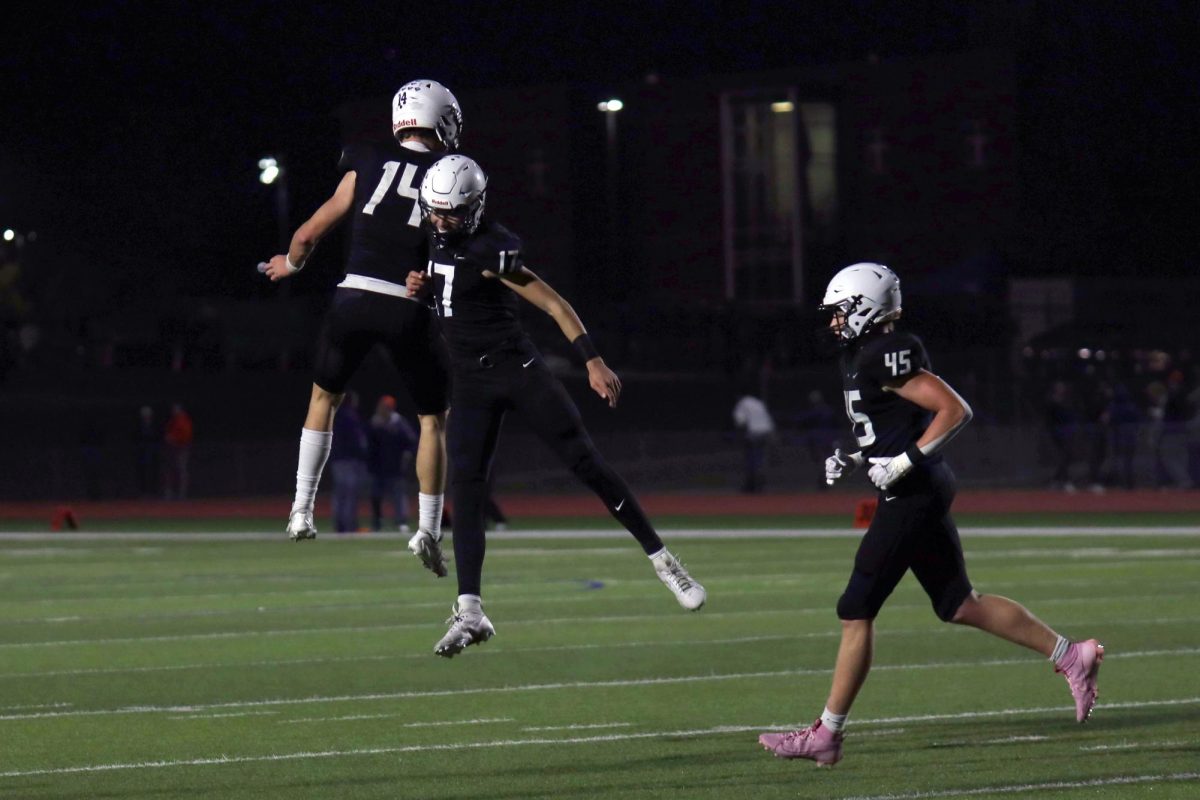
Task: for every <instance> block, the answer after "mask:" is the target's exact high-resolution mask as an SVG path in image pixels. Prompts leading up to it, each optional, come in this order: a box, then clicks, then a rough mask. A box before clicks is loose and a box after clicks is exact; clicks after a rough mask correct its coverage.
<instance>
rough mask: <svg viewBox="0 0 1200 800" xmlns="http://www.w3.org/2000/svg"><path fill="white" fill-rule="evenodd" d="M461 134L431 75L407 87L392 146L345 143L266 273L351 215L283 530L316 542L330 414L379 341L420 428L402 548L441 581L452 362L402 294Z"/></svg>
mask: <svg viewBox="0 0 1200 800" xmlns="http://www.w3.org/2000/svg"><path fill="white" fill-rule="evenodd" d="M461 130H462V112H461V111H460V109H459V105H458V101H457V100H456V99H455V97H454V95H453V94H451V93H450V91H449V90H448V89H446V88H445V87H444V86H442V85H441V84H439V83H437V82H436V81H430V80H417V81H411V82H409V83H406V84H405V85H404V86H402V87H401V88H400V90H399V91H398V92H396V95H395V97H394V98H393V99H392V132H393V134H394V135H395V139H396V141H395V142H394V143H389V144H388V145H383V146H381V145H373V144H372V145H355V146H352V147H348V148H346V150H345V151H344V152H343V153H342V160H341V164H340V167H341V169H342V171H343V173H344V174H343V176H342V180H341V183H339V184H338V187H337V190H336V191H335V192H334V194H333V196H332V197H331V198H329V200H327V201H326V202H325V203H324V204H323V205H322V206H321V207H320V208H319V209H317V211H316V213H315V214H313V215H312V217H310V218H309V219H308V221H307V222H305V223H304V224H303V225H301V226H300V227H299V228H298V229H297V230H296V233H295V234H294V235H293V236H292V241H291V245H290V247H289V249H288V252H287V253H285V254H280V255H277V256H275V257H273V258H272V259H271V260H270V262H268V264H267V265H266V267H265V269H264V272H265V273H266V275H267V276H268V277H270V279H271V280H272V281H278V280H282V279H284V278H287V277H289V276H291V275H293V274H294V273H296V272H297V271H299V270H300V268H302V267H303V266H304V263H305V262H306V261H307V260H308V258H309V256H310V255H311V254H312V252H313V248H315V247H316V246H317V243H318V242H319V241H321V239H322V238H323V237H324V236H325V235H326V234H328V233H329V232H330V231H331V230H333V228H334V227H335V226H337V225H338V224H339V223H340V222H342V221H343V220H345V219H346V218H347V217H350V218H352V225H353V228H352V232H351V240H350V257H349V261H348V263H347V266H346V276H345V278H344V280H342V282H341V283H339V284H338V288H337V291H336V293H335V295H334V299H333V305H332V307H331V309H330V311H329V314H328V316H327V317H326V319H325V322H324V325H323V327H322V331H321V334H320V339H319V342H318V346H317V358H316V368H315V373H316V374H315V376H314V379H313V387H312V396H311V399H310V400H309V405H308V415H307V417H306V418H305V421H304V429H303V430H302V431H301V435H300V457H299V465H298V468H297V470H296V497H295V500H294V502H293V504H292V510H291V514H290V516H289V520H288V526H287V532H288V534H289V535H290V536H291V538H292V539H293V540H297V541H298V540H302V539H312V538H314V537H315V536H316V535H317V531H316V528H315V527H314V526H313V516H312V511H313V500H314V497H315V495H316V491H317V484H318V483H319V482H320V480H321V470H322V469H323V468H324V466H325V461H326V459H327V458H328V456H329V448H330V441H331V439H332V430H333V416H334V413H335V412H336V411H337V407H338V404H340V403H341V401H342V398H343V396H344V394H345V391H346V385H347V383H348V382H349V381H350V378H351V376H352V375H353V374H354V372H355V371H356V370H357V369H358V367H359V365H360V364H361V363H362V361H363V358H364V357H366V355H367V353H368V352H369V351H370V350H371V348H372V347H374V346H375V345H376V344H382V345H383V346H384V347H385V348H386V350H387V351H388V353H389V354H390V356H391V358H392V362H393V363H394V364H395V366H396V369H397V370H399V372H400V376H401V378H402V380H403V383H404V386H405V388H407V389H408V392H409V394H410V395H411V396H412V399H413V402H414V405H415V406H416V408H417V415H418V418H419V420H420V424H421V436H420V442H419V444H418V446H417V459H416V466H417V479H418V483H419V484H420V494H419V496H418V500H419V522H418V526H417V532H416V534H415V535H414V536H413V537H412V539H411V540H410V541H409V549H411V550H412V551H413V553H415V554H416V555H417V557H418V558H420V559H421V561H422V563H423V564H424V565H425V566H426V567H428V568H429V569H430V570H432V571H433V572H434V573H435V574H437V575H438V576H439V577H441V576H444V575H446V564H445V559H444V557H443V555H442V550H441V539H442V532H441V520H442V498H443V495H444V492H445V482H446V439H445V424H446V410H447V406H448V405H449V359H448V355H447V352H446V345H445V341H444V340H443V339H442V337H441V334H440V332H439V331H438V329H437V323H436V321H435V319H434V315H433V314H432V313H431V312H430V310H429V308H428V307H426V306H425V305H424V304H422V303H415V302H413V301H412V300H410V299H408V297H407V292H406V291H405V287H404V281H405V278H406V277H407V276H408V273H409V271H410V270H414V269H417V270H419V269H423V268H424V265H425V263H426V261H427V259H428V245H427V242H426V237H425V233H424V231H423V230H422V227H421V212H420V209H418V207H417V192H418V191H419V188H420V185H421V178H422V177H423V176H424V174H425V170H427V169H428V168H429V166H430V165H431V164H433V163H434V162H436V161H437V160H438V159H439V158H441V157H442V156H443V155H444V154H445V153H446V151H449V150H453V149H455V147H457V145H458V138H459V134H460V132H461Z"/></svg>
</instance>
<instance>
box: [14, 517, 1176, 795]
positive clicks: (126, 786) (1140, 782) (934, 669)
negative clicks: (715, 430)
mask: <svg viewBox="0 0 1200 800" xmlns="http://www.w3.org/2000/svg"><path fill="white" fill-rule="evenodd" d="M273 522H276V523H278V522H279V521H278V520H276V521H273ZM1050 522H1052V521H1050ZM1142 523H1143V524H1145V525H1149V526H1153V525H1157V524H1160V523H1159V522H1158V521H1156V520H1154V519H1153V518H1151V519H1148V520H1147V519H1143V520H1142ZM733 524H734V523H733V522H732V521H731V522H730V523H729V525H730V526H732V525H733ZM777 524H778V525H780V526H783V525H787V524H792V525H793V527H794V523H787V522H784V521H780V522H778V523H777ZM1039 524H1047V521H1046V520H1042V522H1041V523H1039ZM1069 524H1070V525H1071V526H1072V531H1073V534H1072V535H1069V536H1068V535H1054V534H1053V533H1052V534H1050V535H1028V534H1025V535H1021V534H1019V533H1009V532H1003V533H998V532H996V531H992V532H991V533H990V535H989V532H988V531H986V530H982V531H980V532H978V533H974V532H972V530H970V529H964V535H963V541H964V547H965V550H966V554H967V564H968V568H969V570H970V574H971V577H972V580H973V582H974V584H975V586H976V587H977V588H978V589H979V590H980V591H982V592H991V593H997V594H1002V595H1005V596H1008V597H1012V598H1014V599H1016V600H1018V601H1019V602H1021V603H1023V604H1024V605H1025V606H1027V607H1028V608H1029V609H1030V610H1031V611H1032V612H1033V613H1034V614H1036V615H1037V616H1038V617H1039V618H1041V619H1043V620H1045V621H1046V622H1047V624H1049V625H1050V626H1051V627H1053V628H1055V629H1056V630H1057V631H1059V632H1060V633H1062V634H1063V635H1066V636H1068V637H1072V638H1089V637H1096V638H1099V639H1100V640H1101V641H1102V642H1103V643H1104V644H1105V646H1106V648H1107V655H1106V658H1105V660H1104V663H1103V668H1102V670H1101V672H1100V699H1099V703H1098V705H1097V709H1096V712H1095V713H1094V715H1093V718H1092V720H1091V721H1089V722H1088V723H1086V724H1084V725H1079V724H1077V723H1076V722H1075V719H1074V711H1073V703H1072V700H1071V697H1070V693H1069V691H1068V689H1067V685H1066V682H1065V681H1064V680H1063V678H1062V677H1061V676H1058V675H1056V674H1054V672H1053V669H1052V667H1051V666H1050V664H1049V663H1048V662H1047V661H1046V660H1045V659H1044V658H1043V657H1041V656H1039V655H1038V654H1036V653H1032V652H1030V651H1026V650H1023V649H1021V648H1019V647H1017V646H1015V645H1012V644H1009V643H1007V642H1004V641H1002V640H999V639H996V638H993V637H990V636H988V635H986V634H983V633H981V632H979V631H976V630H971V629H964V628H959V627H957V626H953V625H947V624H943V623H941V622H939V621H938V620H937V618H936V617H935V616H934V615H933V613H932V611H931V609H930V605H929V601H928V599H927V598H926V597H925V595H924V594H923V593H922V591H921V589H920V587H919V585H918V584H917V582H916V581H915V580H914V579H913V578H912V577H911V576H907V577H906V578H905V579H904V581H903V582H902V583H901V585H900V586H899V588H898V589H897V591H896V592H895V594H894V595H893V596H892V597H891V599H890V600H889V602H888V604H887V605H886V606H885V607H884V610H883V612H882V613H881V614H880V616H879V619H878V623H877V635H876V642H875V662H874V669H873V671H872V673H871V675H870V678H869V680H868V681H867V684H866V686H865V688H864V689H863V691H862V693H861V694H860V696H859V698H858V701H857V703H856V705H855V707H854V709H853V713H852V714H851V717H850V722H849V727H848V729H847V735H846V743H845V757H844V759H843V761H842V762H841V763H840V764H838V765H837V766H835V767H833V768H831V769H818V768H816V767H815V766H814V765H813V764H811V763H810V762H803V761H785V760H782V759H776V758H774V757H772V755H771V754H770V753H768V752H766V751H764V750H763V749H761V748H760V747H759V746H758V744H757V741H756V739H757V736H758V734H759V733H760V732H762V731H767V730H779V729H790V728H795V727H799V726H803V725H807V724H809V723H811V721H812V720H813V719H814V718H815V717H816V716H818V715H819V714H820V712H821V710H822V707H823V705H824V701H825V698H826V695H827V693H828V688H829V681H830V674H831V668H832V666H833V661H834V657H835V654H836V651H837V644H838V635H839V630H840V629H839V625H838V621H837V618H836V614H835V612H834V607H835V604H836V602H837V598H838V596H839V595H840V593H841V591H842V589H843V587H844V586H845V582H846V578H847V576H848V574H849V569H850V566H851V563H852V560H853V555H854V551H855V547H856V545H857V541H858V532H855V531H853V530H851V529H849V527H848V525H847V526H846V529H845V530H844V531H829V532H826V533H825V535H821V536H805V535H797V536H795V537H790V538H783V537H781V538H766V537H763V536H759V537H755V536H754V535H753V533H754V531H753V530H746V529H741V530H738V529H735V528H732V527H730V530H733V531H734V532H740V533H741V534H743V537H742V538H709V537H702V536H698V535H693V536H690V537H689V536H687V535H686V532H684V531H677V532H676V533H675V534H674V535H673V534H672V531H671V530H670V529H669V528H666V527H664V529H663V537H664V539H665V540H666V541H667V544H668V546H669V547H671V549H672V550H673V551H675V552H676V553H677V554H678V555H679V556H680V557H681V558H682V559H683V561H684V562H685V563H686V564H687V565H688V567H689V569H690V570H691V571H692V573H693V575H694V576H695V577H696V578H697V579H699V580H700V581H701V582H702V583H704V584H705V586H706V587H707V590H708V596H709V599H708V604H707V605H706V606H705V608H704V609H702V610H701V611H699V612H697V613H688V612H685V611H683V610H681V609H680V608H679V606H678V605H677V604H676V602H675V600H674V598H673V597H672V596H671V594H670V593H669V591H668V590H667V589H666V588H664V587H663V586H662V584H661V583H659V581H658V580H657V579H656V577H655V575H654V573H653V571H652V569H651V567H650V565H649V562H648V561H647V559H646V558H645V556H644V555H643V554H642V552H641V550H640V548H638V547H637V545H636V543H635V542H634V541H633V540H632V539H631V538H626V539H621V538H614V537H610V536H606V537H603V538H601V537H598V536H592V535H591V534H590V533H588V532H586V531H585V532H583V534H582V535H581V536H577V537H572V538H558V537H552V535H551V534H549V533H548V534H547V538H540V539H539V538H521V539H516V538H505V537H500V536H496V537H493V538H492V540H491V541H489V547H488V554H487V562H486V565H485V575H484V603H485V610H486V612H487V613H488V615H489V617H490V618H491V620H492V621H493V623H494V624H495V626H496V630H497V635H496V637H495V638H494V639H493V640H492V641H490V642H488V643H486V644H483V645H479V646H474V647H470V648H468V649H467V650H466V651H464V652H463V653H462V654H461V655H459V656H458V657H456V658H454V659H452V660H447V659H443V658H439V657H436V656H434V655H433V646H434V643H435V642H436V641H437V640H438V638H439V637H440V636H441V635H442V634H443V633H444V632H445V628H446V626H445V622H444V621H445V619H446V618H447V616H449V612H450V605H451V603H452V602H453V600H454V598H455V595H456V589H455V585H454V583H453V577H451V578H448V579H441V580H439V579H436V578H434V577H433V576H432V575H431V574H430V573H428V572H426V571H424V570H422V569H421V567H420V565H419V564H418V562H417V561H416V560H415V559H414V558H413V557H412V555H411V554H409V553H408V551H407V550H406V549H405V546H404V542H403V540H402V539H399V538H395V537H392V538H385V537H378V536H375V537H372V536H350V537H341V538H339V537H335V536H324V535H323V536H322V537H321V538H318V539H317V540H316V541H313V542H304V543H300V544H294V543H290V542H288V541H286V540H285V539H284V538H283V535H282V531H281V530H280V531H279V539H278V540H256V539H250V538H246V537H237V536H229V537H226V538H225V539H221V540H214V539H212V538H202V537H188V536H164V537H157V536H154V535H153V534H152V532H149V531H148V532H147V533H148V535H146V536H142V537H139V538H136V539H105V538H103V537H98V538H96V539H88V540H66V539H56V538H54V536H53V535H47V536H45V537H42V538H39V539H29V538H13V537H0V589H2V591H0V797H18V798H23V799H24V798H30V799H32V798H55V800H63V799H64V798H114V799H120V798H221V799H222V800H228V799H229V798H255V799H256V800H261V799H263V798H289V800H293V799H294V798H338V799H339V800H340V799H341V798H389V799H394V798H497V799H509V798H511V799H512V800H518V799H520V800H530V799H540V798H546V799H547V800H549V799H550V798H581V799H582V798H587V799H588V800H593V799H594V798H635V799H636V798H689V799H690V798H756V799H757V798H858V799H859V800H864V799H865V798H872V799H873V800H884V799H885V798H887V799H889V800H899V799H901V798H904V799H906V800H907V799H911V800H917V799H918V798H945V797H970V798H1014V797H1022V798H1023V797H1034V796H1036V797H1037V798H1039V799H1041V798H1079V797H1088V798H1097V797H1099V798H1122V800H1124V799H1125V798H1143V797H1145V798H1185V797H1188V798H1191V797H1197V796H1200V738H1198V736H1197V731H1198V729H1200V728H1198V725H1200V683H1198V682H1197V680H1196V677H1195V676H1196V673H1197V667H1200V643H1198V641H1197V636H1196V625H1195V620H1196V618H1197V616H1200V592H1197V588H1198V587H1200V534H1198V533H1196V532H1194V531H1193V532H1190V533H1189V532H1188V531H1186V530H1182V531H1175V532H1174V533H1173V535H1165V534H1164V535H1155V534H1154V533H1153V532H1149V533H1144V535H1134V534H1132V533H1125V534H1122V533H1121V531H1119V530H1101V529H1097V530H1096V531H1095V532H1094V533H1095V535H1091V534H1089V532H1088V531H1086V530H1085V531H1082V532H1080V531H1079V530H1078V528H1079V527H1080V526H1085V527H1086V525H1087V524H1088V518H1087V517H1083V518H1082V521H1081V518H1080V516H1079V515H1076V516H1075V517H1073V518H1072V519H1071V520H1070V521H1069ZM689 525H693V523H691V522H689ZM610 526H611V525H610ZM713 527H717V528H725V527H726V526H725V525H717V526H713ZM281 528H282V525H281V524H274V525H272V526H271V529H270V530H271V531H275V530H276V529H281ZM234 529H237V526H236V525H235V526H234ZM164 530H166V529H164ZM452 574H453V572H452Z"/></svg>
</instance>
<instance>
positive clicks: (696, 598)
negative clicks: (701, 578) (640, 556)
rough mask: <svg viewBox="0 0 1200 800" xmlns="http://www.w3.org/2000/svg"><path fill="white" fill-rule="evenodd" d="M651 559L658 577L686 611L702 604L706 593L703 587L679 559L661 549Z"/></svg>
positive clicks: (694, 609) (696, 608)
mask: <svg viewBox="0 0 1200 800" xmlns="http://www.w3.org/2000/svg"><path fill="white" fill-rule="evenodd" d="M651 560H652V562H653V563H654V571H655V572H657V573H658V579H659V580H660V581H662V582H663V583H665V584H666V585H667V588H668V589H670V590H671V591H672V592H673V593H674V595H675V599H676V600H678V601H679V605H681V606H683V607H684V608H686V609H687V610H688V611H696V610H698V609H699V608H700V607H701V606H703V605H704V601H705V600H706V599H707V598H708V594H707V593H706V592H705V591H704V587H703V586H701V585H700V583H699V582H698V581H697V580H696V579H695V578H693V577H692V576H691V575H689V574H688V571H687V569H685V568H684V566H683V563H682V562H680V560H679V559H677V558H676V557H675V556H673V555H671V554H670V553H668V552H666V551H663V554H662V555H661V556H660V557H657V558H654V559H651Z"/></svg>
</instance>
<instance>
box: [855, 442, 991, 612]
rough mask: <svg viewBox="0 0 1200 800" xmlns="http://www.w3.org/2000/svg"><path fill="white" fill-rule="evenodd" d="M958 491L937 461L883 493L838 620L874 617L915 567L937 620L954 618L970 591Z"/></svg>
mask: <svg viewBox="0 0 1200 800" xmlns="http://www.w3.org/2000/svg"><path fill="white" fill-rule="evenodd" d="M955 491H956V489H955V481H954V473H953V472H951V471H950V467H948V466H947V465H946V464H945V462H942V461H938V462H937V463H934V464H930V465H921V466H919V467H916V468H915V469H914V470H913V471H912V472H911V473H910V474H909V475H907V476H906V477H904V478H903V479H902V480H900V481H899V482H898V483H897V484H896V485H895V486H894V487H892V489H890V490H888V491H886V492H880V493H879V506H878V508H877V509H876V511H875V516H874V517H873V518H872V520H871V526H870V527H869V528H868V529H867V532H866V534H865V535H864V536H863V538H862V542H861V543H859V546H858V552H857V553H856V554H855V556H854V571H853V572H852V573H851V574H850V581H849V583H848V584H847V586H846V591H845V592H844V593H843V594H842V596H841V599H839V600H838V606H837V611H838V617H840V618H841V619H874V618H875V617H876V616H877V615H878V614H879V610H880V609H881V608H882V607H883V604H884V601H886V600H887V598H888V596H889V595H891V593H892V590H893V589H895V588H896V585H897V584H898V583H899V582H900V579H901V578H903V577H904V573H905V572H907V571H908V570H910V569H911V570H912V572H913V575H915V576H916V578H917V580H918V581H920V583H921V587H922V588H923V589H924V590H925V593H926V594H927V595H929V600H930V602H931V603H932V604H933V610H934V612H935V613H936V614H937V615H938V617H939V618H940V619H942V620H949V619H950V618H951V617H953V616H954V612H956V611H957V610H958V607H959V606H960V605H962V602H963V601H964V600H966V599H967V596H968V595H969V594H970V593H971V581H970V580H969V579H968V578H967V567H966V563H965V561H964V560H963V551H962V542H961V541H960V540H959V538H958V528H957V527H956V526H955V524H954V520H953V519H952V518H951V516H950V503H951V502H952V501H953V500H954V494H955ZM889 498H891V499H889Z"/></svg>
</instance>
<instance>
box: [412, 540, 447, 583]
mask: <svg viewBox="0 0 1200 800" xmlns="http://www.w3.org/2000/svg"><path fill="white" fill-rule="evenodd" d="M408 549H409V550H411V551H412V554H413V555H414V556H416V557H417V558H419V559H421V563H422V564H424V565H425V568H426V569H428V570H429V571H431V572H432V573H433V574H434V575H437V576H438V577H439V578H444V577H446V574H447V573H446V557H445V556H444V555H442V532H441V531H438V534H437V536H436V537H435V536H434V535H433V534H432V533H430V532H429V531H427V530H425V529H424V528H417V532H416V533H415V534H413V537H412V538H411V539H409V540H408Z"/></svg>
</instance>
